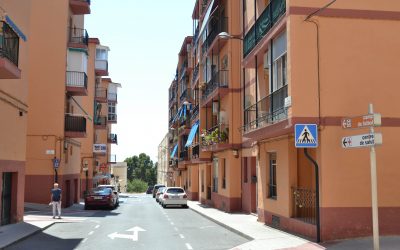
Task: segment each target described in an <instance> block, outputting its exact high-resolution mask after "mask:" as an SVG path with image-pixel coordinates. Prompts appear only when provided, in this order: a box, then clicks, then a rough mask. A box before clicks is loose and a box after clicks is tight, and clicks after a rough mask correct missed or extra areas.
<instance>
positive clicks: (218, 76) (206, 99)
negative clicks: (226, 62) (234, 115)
mask: <svg viewBox="0 0 400 250" xmlns="http://www.w3.org/2000/svg"><path fill="white" fill-rule="evenodd" d="M228 86H229V71H228V70H220V71H218V72H214V74H212V76H211V79H210V81H209V82H208V83H206V84H205V86H204V88H203V95H202V106H203V107H205V106H207V104H209V103H210V102H211V101H212V100H213V99H214V98H215V97H216V96H218V95H219V96H220V97H224V96H225V95H227V94H228V93H229V89H228Z"/></svg>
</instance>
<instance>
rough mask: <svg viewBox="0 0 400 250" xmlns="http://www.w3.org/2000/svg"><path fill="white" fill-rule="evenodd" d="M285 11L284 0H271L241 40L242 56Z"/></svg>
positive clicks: (244, 55)
mask: <svg viewBox="0 0 400 250" xmlns="http://www.w3.org/2000/svg"><path fill="white" fill-rule="evenodd" d="M285 13H286V0H271V1H270V3H269V4H268V6H267V7H266V8H265V9H264V11H263V12H262V13H261V15H260V16H259V17H258V18H257V20H256V22H255V24H254V25H253V26H252V27H251V28H250V29H249V31H248V32H247V33H246V35H245V36H244V40H243V57H246V56H247V55H248V54H249V53H250V52H251V51H252V50H253V48H254V47H255V46H256V45H257V44H258V43H259V42H260V41H261V39H262V38H263V37H264V36H265V34H267V33H268V31H270V30H271V28H272V27H273V26H274V25H275V23H277V22H278V21H279V18H280V17H281V16H283V15H284V14H285Z"/></svg>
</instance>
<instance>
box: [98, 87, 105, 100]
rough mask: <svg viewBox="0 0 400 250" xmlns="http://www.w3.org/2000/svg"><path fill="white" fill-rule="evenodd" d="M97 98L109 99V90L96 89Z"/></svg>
mask: <svg viewBox="0 0 400 250" xmlns="http://www.w3.org/2000/svg"><path fill="white" fill-rule="evenodd" d="M95 97H96V98H100V99H107V89H106V88H96V93H95Z"/></svg>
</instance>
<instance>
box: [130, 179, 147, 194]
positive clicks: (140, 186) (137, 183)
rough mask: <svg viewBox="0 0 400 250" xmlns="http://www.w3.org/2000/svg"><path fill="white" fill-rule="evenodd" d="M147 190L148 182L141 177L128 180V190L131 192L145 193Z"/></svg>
mask: <svg viewBox="0 0 400 250" xmlns="http://www.w3.org/2000/svg"><path fill="white" fill-rule="evenodd" d="M146 190H147V182H144V181H142V180H139V179H133V180H131V181H128V185H127V191H128V192H129V193H143V192H145V191H146Z"/></svg>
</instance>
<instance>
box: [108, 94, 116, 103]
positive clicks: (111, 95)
mask: <svg viewBox="0 0 400 250" xmlns="http://www.w3.org/2000/svg"><path fill="white" fill-rule="evenodd" d="M108 100H109V101H112V102H116V101H117V100H118V95H117V93H112V92H109V93H108Z"/></svg>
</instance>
